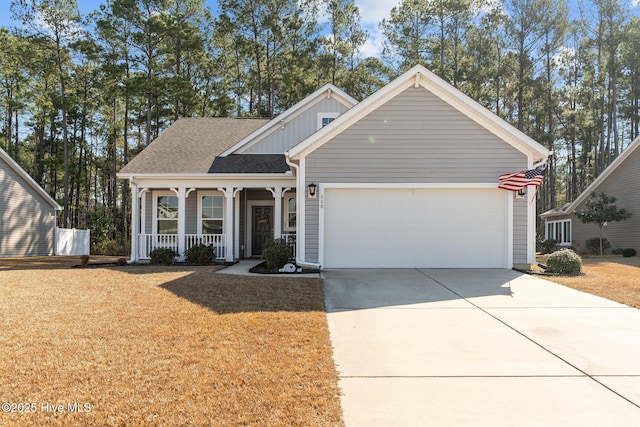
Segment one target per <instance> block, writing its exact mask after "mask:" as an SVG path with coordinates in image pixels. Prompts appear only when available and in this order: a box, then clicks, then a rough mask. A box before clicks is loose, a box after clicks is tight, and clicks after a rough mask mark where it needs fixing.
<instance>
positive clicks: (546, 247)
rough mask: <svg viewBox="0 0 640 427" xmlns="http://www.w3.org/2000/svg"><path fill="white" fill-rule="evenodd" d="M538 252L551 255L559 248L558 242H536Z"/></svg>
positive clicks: (542, 240) (549, 240)
mask: <svg viewBox="0 0 640 427" xmlns="http://www.w3.org/2000/svg"><path fill="white" fill-rule="evenodd" d="M536 245H537V251H538V252H540V253H541V254H543V255H545V254H550V253H551V252H553V251H555V250H556V248H557V246H558V241H557V240H553V239H546V240H545V239H541V238H540V239H538V240H537V242H536Z"/></svg>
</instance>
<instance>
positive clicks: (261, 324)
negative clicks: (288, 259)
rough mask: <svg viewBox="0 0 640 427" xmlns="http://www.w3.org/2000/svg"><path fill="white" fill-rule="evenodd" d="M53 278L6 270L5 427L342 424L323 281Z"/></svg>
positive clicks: (99, 272)
mask: <svg viewBox="0 0 640 427" xmlns="http://www.w3.org/2000/svg"><path fill="white" fill-rule="evenodd" d="M49 267H50V266H45V267H42V268H39V269H31V268H26V266H25V265H16V264H15V263H14V264H11V263H9V264H7V263H4V262H3V261H2V260H0V292H2V297H1V299H0V301H1V302H0V305H1V306H0V325H2V331H1V332H0V372H1V373H2V380H1V382H0V403H3V408H2V409H3V412H0V425H12V426H16V425H24V426H34V425H101V426H102V425H127V426H129V425H145V426H147V425H151V426H153V425H158V426H169V425H176V426H177V425H224V426H230V425H314V426H315V425H341V424H342V419H341V410H340V402H339V391H338V387H337V379H338V378H337V374H336V371H335V366H334V363H333V359H332V352H331V345H330V341H329V335H328V329H327V323H326V316H325V312H324V304H323V298H322V289H321V283H320V280H319V279H301V278H273V277H264V278H263V277H260V278H255V277H243V276H229V275H222V274H216V273H215V270H216V269H217V268H219V267H151V266H130V267H114V268H74V269H69V268H63V269H53V268H49ZM5 403H9V404H12V405H13V406H12V407H10V406H6V405H5Z"/></svg>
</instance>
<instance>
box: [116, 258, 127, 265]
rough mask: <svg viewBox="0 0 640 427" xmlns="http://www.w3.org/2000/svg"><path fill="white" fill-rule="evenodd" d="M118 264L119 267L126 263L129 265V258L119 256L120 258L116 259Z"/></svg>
mask: <svg viewBox="0 0 640 427" xmlns="http://www.w3.org/2000/svg"><path fill="white" fill-rule="evenodd" d="M116 265H117V266H119V267H124V266H125V265H127V259H126V258H118V260H117V261H116Z"/></svg>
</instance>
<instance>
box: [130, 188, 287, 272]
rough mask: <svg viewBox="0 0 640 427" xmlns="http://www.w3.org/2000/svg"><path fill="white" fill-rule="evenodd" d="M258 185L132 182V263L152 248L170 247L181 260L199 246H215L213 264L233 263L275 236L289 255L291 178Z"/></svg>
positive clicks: (147, 255) (256, 254) (257, 251)
mask: <svg viewBox="0 0 640 427" xmlns="http://www.w3.org/2000/svg"><path fill="white" fill-rule="evenodd" d="M260 181H261V182H260ZM260 181H258V182H248V181H246V180H245V182H242V183H235V184H236V185H224V186H219V185H216V184H217V183H215V182H202V183H196V182H193V183H188V184H198V185H181V186H177V187H176V186H169V185H163V183H153V182H150V181H149V182H145V180H142V179H138V180H135V181H134V185H132V188H131V190H132V193H133V195H134V197H133V206H132V208H133V209H132V212H133V218H132V224H133V227H132V228H133V230H132V236H131V259H132V261H139V260H146V259H149V258H150V253H151V252H152V251H153V250H154V249H156V248H170V249H173V250H174V251H175V252H176V253H178V254H179V257H178V259H184V255H185V252H186V251H187V250H188V249H189V248H191V247H193V246H195V245H198V244H204V245H207V246H213V247H214V248H215V254H216V259H217V260H219V261H224V262H233V261H234V260H238V259H242V258H252V257H260V256H261V255H262V247H263V245H264V244H265V243H266V242H268V241H270V240H273V239H278V238H283V239H285V240H286V241H287V242H288V243H289V244H290V245H291V247H292V255H293V254H295V245H296V225H297V205H298V203H297V200H296V197H297V195H296V191H295V178H293V177H292V178H290V179H282V178H280V181H281V182H273V181H272V182H264V181H262V180H260ZM145 184H146V185H145ZM220 184H228V183H220ZM238 184H243V185H242V186H240V185H238ZM268 184H271V185H268Z"/></svg>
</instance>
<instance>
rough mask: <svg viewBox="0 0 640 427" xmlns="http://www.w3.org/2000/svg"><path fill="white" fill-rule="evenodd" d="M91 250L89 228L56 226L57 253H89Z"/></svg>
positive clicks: (67, 254)
mask: <svg viewBox="0 0 640 427" xmlns="http://www.w3.org/2000/svg"><path fill="white" fill-rule="evenodd" d="M90 250H91V234H90V231H89V230H76V229H75V228H57V227H56V252H55V254H56V255H66V256H69V255H89V252H90Z"/></svg>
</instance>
